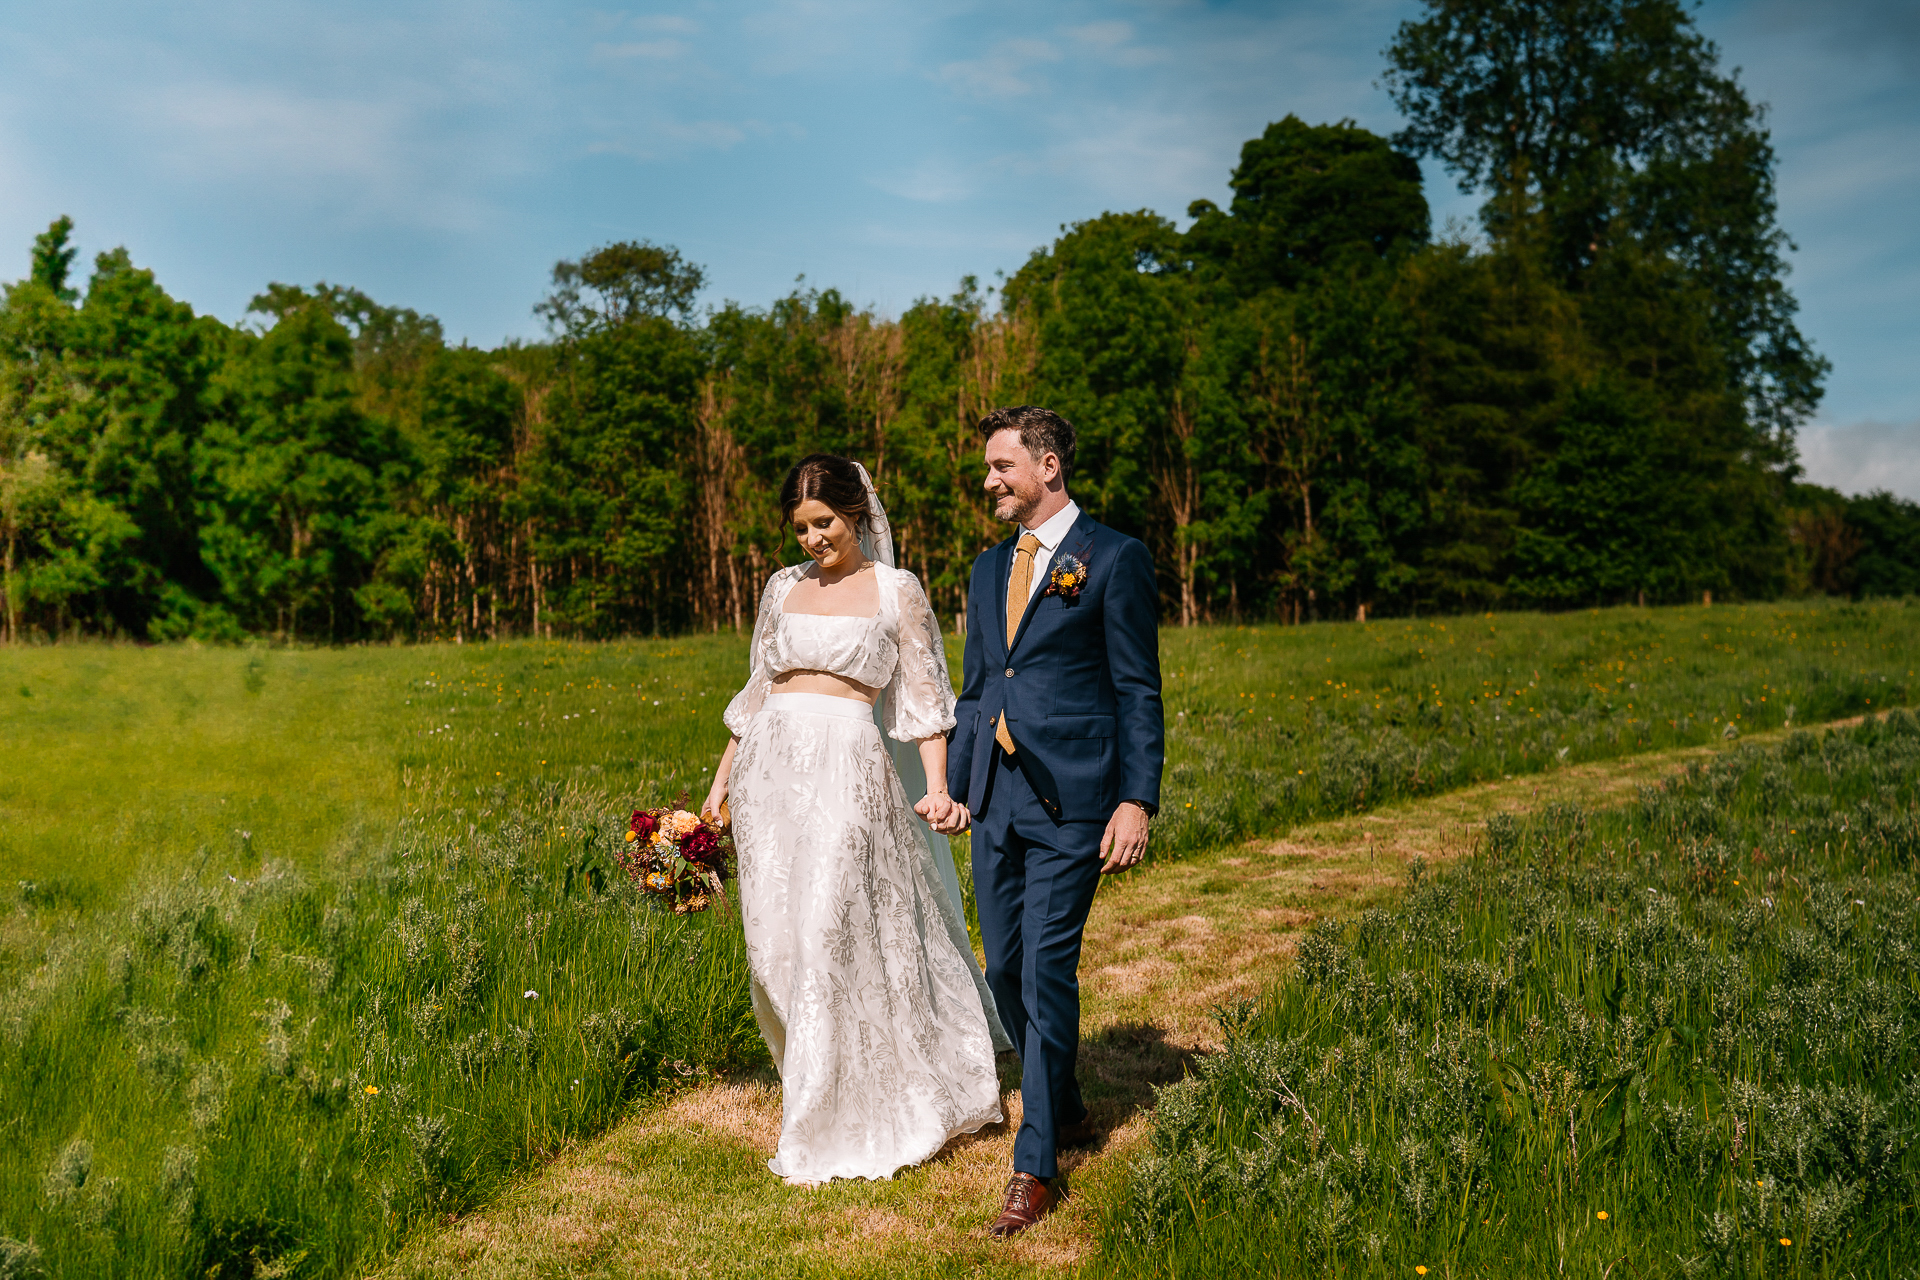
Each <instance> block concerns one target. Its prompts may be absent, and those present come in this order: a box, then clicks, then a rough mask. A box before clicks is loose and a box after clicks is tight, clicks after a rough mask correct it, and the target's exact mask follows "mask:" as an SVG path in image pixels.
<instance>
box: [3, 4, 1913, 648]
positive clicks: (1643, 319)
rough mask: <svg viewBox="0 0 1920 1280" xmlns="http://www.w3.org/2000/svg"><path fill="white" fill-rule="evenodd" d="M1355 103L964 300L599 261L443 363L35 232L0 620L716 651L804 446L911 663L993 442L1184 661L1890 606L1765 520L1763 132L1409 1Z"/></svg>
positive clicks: (1867, 575)
mask: <svg viewBox="0 0 1920 1280" xmlns="http://www.w3.org/2000/svg"><path fill="white" fill-rule="evenodd" d="M1388 57H1389V62H1390V71H1389V83H1390V86H1391V88H1392V90H1393V92H1394V93H1395V95H1396V100H1397V101H1399V102H1400V104H1401V106H1402V107H1403V108H1404V109H1405V110H1406V112H1407V113H1408V118H1409V120H1410V121H1411V122H1412V123H1411V125H1410V127H1409V129H1408V130H1407V131H1405V132H1404V133H1403V134H1402V135H1400V136H1399V138H1398V139H1395V140H1390V139H1387V138H1383V137H1380V136H1378V135H1375V134H1372V133H1370V132H1368V131H1367V130H1365V129H1361V128H1359V127H1358V126H1357V125H1355V124H1353V123H1352V122H1351V121H1342V122H1339V123H1335V124H1319V125H1315V124H1309V123H1307V122H1305V121H1302V120H1301V119H1299V118H1298V117H1296V116H1291V115H1289V116H1287V117H1285V118H1284V119H1281V120H1279V121H1276V122H1274V123H1272V124H1270V125H1269V126H1268V127H1267V128H1266V129H1265V130H1264V131H1263V132H1262V134H1261V135H1260V136H1259V137H1257V138H1253V139H1251V140H1249V141H1248V142H1247V143H1246V145H1245V146H1244V147H1243V148H1242V151H1241V155H1240V158H1239V162H1238V164H1237V165H1236V166H1235V168H1234V171H1233V173H1232V174H1231V176H1230V183H1231V186H1232V189H1233V193H1234V194H1233V199H1232V201H1231V202H1230V205H1229V207H1228V208H1226V209H1224V210H1223V209H1220V208H1218V207H1216V206H1214V205H1212V204H1210V203H1208V202H1205V201H1201V202H1198V203H1196V204H1194V205H1193V206H1192V207H1191V209H1190V214H1191V215H1192V217H1193V219H1194V221H1193V224H1192V226H1191V227H1189V228H1188V229H1187V230H1186V231H1184V232H1182V231H1180V230H1179V229H1178V228H1177V227H1176V226H1175V224H1174V223H1172V222H1170V221H1169V220H1167V219H1166V218H1163V217H1161V216H1159V215H1158V214H1155V213H1153V212H1151V211H1147V210H1140V211H1137V212H1132V213H1114V212H1108V213H1104V214H1101V215H1099V216H1097V217H1091V218H1087V219H1085V220H1083V221H1079V222H1075V223H1073V224H1071V225H1070V226H1065V227H1063V228H1062V233H1061V235H1060V236H1059V237H1058V239H1056V240H1055V241H1054V242H1053V243H1052V244H1051V245H1048V246H1045V247H1042V248H1040V249H1039V250H1037V251H1035V252H1034V253H1033V254H1032V255H1031V257H1030V258H1029V259H1028V261H1027V262H1026V263H1024V264H1023V265H1021V266H1020V267H1019V269H1018V270H1017V271H1016V272H1015V273H1014V274H1013V275H1012V277H1011V278H1010V279H1008V280H1007V281H1006V283H1005V285H1004V287H1003V289H1002V290H1001V292H1000V295H999V297H998V299H997V302H996V301H995V300H994V299H993V298H992V296H991V293H990V292H984V293H983V292H982V290H981V289H980V287H979V284H978V281H977V279H975V278H974V277H968V278H966V279H965V280H963V281H962V282H961V285H960V288H959V289H958V290H957V291H956V292H955V293H954V294H953V295H952V296H950V297H948V298H945V299H935V298H928V299H922V300H919V301H918V302H916V303H915V304H914V305H913V306H912V307H910V308H909V309H908V310H907V311H906V313H905V314H904V315H902V316H900V317H899V318H898V319H888V318H885V317H882V316H879V315H876V314H875V313H873V312H872V311H870V310H862V309H860V308H859V307H857V306H855V305H854V304H853V303H852V302H851V301H850V300H849V299H848V298H846V297H845V296H844V295H843V294H841V293H840V292H838V291H837V290H834V289H831V288H828V289H818V288H813V287H800V288H796V290H795V291H794V292H793V293H792V294H790V295H789V296H787V297H785V298H781V299H777V300H775V301H774V302H773V303H772V304H771V305H769V306H767V307H765V308H750V307H746V306H742V305H740V304H738V303H732V302H729V303H725V304H724V305H721V306H719V307H717V308H710V309H709V310H707V311H706V312H705V313H704V314H696V312H695V309H694V304H695V300H696V299H697V298H698V296H699V294H700V291H701V289H702V288H703V287H704V284H705V273H704V270H703V268H701V267H699V266H696V265H695V264H693V263H690V262H688V261H687V260H686V259H685V258H684V257H683V256H682V255H681V254H680V253H679V251H678V250H676V249H673V248H671V247H668V246H662V245H654V244H651V243H648V242H645V241H628V242H619V243H615V244H610V245H606V246H603V247H601V248H599V249H596V250H594V251H593V252H591V253H588V254H586V255H584V256H583V257H581V258H579V259H578V260H567V261H562V262H560V263H557V264H556V265H555V267H554V269H553V279H552V287H551V290H550V292H549V293H548V295H547V296H546V297H545V298H544V299H542V300H541V301H540V302H539V303H538V304H537V305H536V306H535V308H534V310H535V312H536V314H538V315H540V316H542V317H544V318H545V319H546V321H547V323H548V326H549V330H550V333H551V341H549V342H545V343H538V344H519V343H510V344H507V345H505V346H503V347H501V348H499V349H496V350H492V351H478V350H473V349H470V348H466V347H462V348H460V349H458V350H454V349H450V348H448V347H447V346H446V344H445V341H444V336H443V334H442V332H441V329H440V326H439V323H438V322H437V321H435V320H434V319H433V318H432V317H430V316H422V315H420V314H418V313H416V312H414V311H411V310H408V309H405V308H400V307H393V306H387V305H382V304H380V303H377V302H375V301H374V300H373V299H371V298H369V297H367V296H366V295H365V294H363V293H361V292H359V291H358V290H355V289H351V288H346V287H343V286H338V285H331V284H326V283H321V284H317V285H314V286H312V287H311V288H307V287H301V286H293V285H287V284H271V285H269V286H268V287H267V288H266V289H265V290H264V291H263V292H262V293H261V294H260V296H259V297H257V298H256V299H255V300H254V302H253V313H254V314H255V315H256V316H258V317H260V318H262V319H263V320H265V321H266V322H267V323H266V324H265V325H264V326H263V329H264V331H263V332H262V331H256V330H255V329H243V330H238V331H236V330H230V329H228V328H227V327H226V326H224V325H221V324H219V323H218V322H217V321H213V320H211V319H209V318H206V317H196V316H194V315H193V313H192V312H191V310H190V309H188V308H186V307H185V306H184V305H182V304H180V303H178V302H176V301H174V300H173V299H171V298H169V297H167V295H166V294H165V293H164V292H163V291H162V290H161V289H160V288H159V287H158V285H157V284H156V283H155V281H154V280H153V278H152V276H151V274H150V273H148V272H145V271H141V270H138V269H136V268H134V267H133V265H132V263H131V260H130V259H129V258H128V256H127V254H126V253H125V251H123V250H117V251H115V252H113V253H110V254H106V255H102V256H101V257H100V258H99V259H98V260H97V267H96V271H95V274H94V276H93V278H92V280H91V282H90V283H89V286H88V289H87V292H86V294H85V296H84V298H77V297H76V296H75V295H74V294H73V291H72V290H70V289H69V288H68V286H67V270H68V265H69V262H70V260H71V258H72V256H73V250H72V248H71V247H70V243H69V242H70V237H71V232H72V226H71V223H70V222H69V221H67V220H64V219H63V220H61V221H60V222H56V223H55V224H53V226H52V227H50V228H49V230H48V231H47V232H46V233H45V234H44V235H43V236H41V237H40V238H39V240H38V241H36V249H35V251H34V254H35V256H34V259H33V262H34V267H33V273H32V275H31V276H30V277H29V278H28V279H27V280H24V281H21V282H19V283H17V284H14V285H12V286H9V287H8V289H7V292H6V298H5V302H4V305H0V596H3V597H4V599H3V600H0V605H4V608H0V622H3V624H4V629H5V634H6V636H7V637H8V638H9V639H26V638H33V637H61V636H67V635H72V634H76V633H90V634H99V635H110V636H111V635H125V636H131V637H138V638H147V639H178V638H185V637H193V638H198V639H201V640H209V641H231V640H233V639H236V638H238V637H241V636H244V635H249V634H251V635H262V636H270V637H273V638H276V639H280V640H287V639H295V638H301V637H305V638H309V639H325V640H328V641H349V640H368V639H381V640H386V639H400V638H416V639H423V638H426V639H430V638H448V639H458V640H465V639H468V638H473V637H479V636H485V637H489V638H500V637H504V636H511V635H534V636H541V637H546V638H553V637H555V636H572V637H580V638H587V637H610V636H618V635H632V634H654V635H661V634H673V633H681V632H685V631H688V630H695V629H698V630H715V629H718V628H720V627H723V626H724V627H729V628H732V629H735V630H738V629H740V628H741V627H743V626H744V625H746V622H747V620H748V619H749V618H750V616H751V614H752V611H753V604H754V601H755V599H756V597H757V595H758V592H759V589H760V586H761V584H762V583H763V582H764V581H765V579H766V576H767V574H768V573H769V572H770V571H771V570H772V569H773V568H775V567H777V566H778V565H780V564H781V563H782V562H783V561H784V560H786V559H790V558H793V557H795V556H796V555H797V551H796V550H795V549H794V548H792V547H790V546H788V545H787V542H786V535H785V530H784V529H782V528H781V527H780V525H779V522H778V520H777V513H776V511H775V509H774V508H775V494H776V493H777V490H778V488H779V485H780V482H781V480H782V478H783V476H784V473H785V471H786V470H787V468H789V467H790V466H791V465H792V464H793V463H794V462H795V461H796V460H798V459H799V458H800V457H802V456H804V455H806V454H808V453H812V452H817V451H823V450H824V451H832V452H841V453H849V454H853V455H855V456H858V457H860V458H861V459H863V460H864V461H865V462H866V463H867V464H868V466H869V469H870V470H871V472H872V473H873V475H874V476H875V478H876V482H877V483H878V485H879V487H880V491H881V495H882V498H883V500H885V501H886V503H887V504H888V507H889V511H890V514H891V516H892V519H893V522H894V528H895V533H896V543H897V546H898V550H899V552H900V554H901V555H902V557H903V558H904V561H905V562H906V563H907V564H908V566H909V567H911V568H912V569H914V570H915V571H916V572H918V573H919V574H920V575H921V577H922V578H923V579H924V580H925V581H926V583H927V585H928V589H929V592H930V594H931V596H932V599H933V601H934V603H935V605H936V607H937V608H938V609H939V610H940V611H941V612H942V613H944V614H947V615H949V616H951V617H953V618H954V620H955V624H956V626H957V625H960V624H962V623H963V621H964V611H965V608H966V602H965V598H964V588H965V583H966V581H967V570H968V566H969V564H970V563H971V561H972V559H973V558H974V556H976V555H977V554H978V553H979V552H980V551H981V550H983V549H984V548H985V547H987V546H990V545H992V543H993V542H995V541H996V540H998V539H999V538H1000V537H1001V536H1002V534H1003V533H1004V530H1003V529H1002V528H1001V527H1000V526H998V525H997V524H996V523H995V522H994V521H993V520H992V519H991V518H990V515H989V514H988V512H987V510H986V507H985V504H984V502H983V500H982V497H981V493H980V488H979V478H980V463H979V450H980V442H979V441H978V439H977V438H976V436H975V424H977V422H978V421H979V420H980V418H981V417H982V416H983V415H984V414H985V413H986V412H987V411H988V410H990V409H992V408H993V407H995V406H1000V405H1008V404H1018V403H1034V402H1044V403H1047V404H1049V405H1051V406H1052V407H1053V408H1055V409H1057V410H1059V411H1061V412H1062V413H1064V414H1065V415H1066V416H1067V417H1068V418H1069V419H1071V420H1072V421H1074V422H1075V423H1076V425H1077V427H1078V430H1079V435H1080V453H1079V458H1078V460H1077V469H1076V474H1075V475H1074V477H1073V479H1072V489H1073V492H1074V495H1075V496H1076V497H1077V498H1078V500H1079V501H1080V502H1081V503H1082V504H1083V506H1085V507H1086V508H1087V509H1088V510H1089V511H1090V512H1091V513H1092V514H1093V515H1095V516H1096V517H1097V518H1099V519H1101V520H1103V521H1105V522H1107V523H1109V524H1111V525H1113V526H1115V527H1117V528H1119V529H1121V530H1123V531H1125V532H1127V533H1130V534H1134V535H1136V536H1138V537H1140V538H1142V539H1143V540H1145V541H1146V542H1147V544H1148V546H1149V547H1150V548H1151V549H1152V551H1153V553H1154V556H1155V560H1156V563H1157V564H1158V565H1159V566H1160V571H1161V589H1162V600H1163V614H1164V616H1166V617H1168V618H1169V619H1171V620H1177V621H1178V622H1179V623H1180V624H1182V625H1192V624H1195V623H1198V622H1204V621H1212V620H1216V619H1223V620H1224V619H1232V620H1234V621H1240V620H1243V619H1272V618H1279V619H1283V620H1287V621H1291V622H1305V621H1314V620H1318V619H1321V618H1327V617H1353V616H1356V615H1360V614H1375V615H1378V614H1382V613H1387V614H1393V613H1398V614H1403V615H1407V614H1417V613H1420V612H1429V613H1430V612H1433V611H1435V610H1460V609H1477V608H1483V607H1488V606H1506V607H1554V608H1564V607H1572V606H1581V605H1603V604H1618V603H1625V602H1627V601H1640V600H1647V601H1652V602H1675V601H1680V600H1689V599H1698V598H1700V595H1701V593H1703V592H1707V591H1712V592H1715V593H1717V594H1718V595H1719V596H1720V597H1721V598H1722V599H1728V598H1742V599H1769V598H1777V597H1779V596H1782V595H1788V594H1801V593H1805V592H1807V591H1813V590H1821V591H1832V592H1852V591H1859V592H1862V593H1873V594H1891V593H1895V592H1899V591H1906V590H1910V589H1911V582H1910V575H1907V574H1905V573H1904V572H1903V571H1901V569H1900V565H1901V564H1903V563H1907V562H1909V561H1910V559H1911V557H1908V556H1906V554H1905V551H1904V550H1903V548H1904V547H1905V542H1904V541H1902V539H1903V538H1905V536H1906V535H1905V534H1904V533H1902V532H1900V531H1901V530H1902V529H1904V528H1905V525H1904V524H1903V523H1902V521H1903V520H1904V517H1903V516H1901V515H1900V514H1899V511H1898V510H1897V509H1893V508H1887V507H1885V505H1884V504H1880V505H1875V504H1874V503H1873V502H1865V503H1864V504H1862V503H1856V504H1852V505H1848V504H1841V505H1839V506H1835V505H1834V504H1832V503H1828V502H1825V501H1824V500H1822V502H1820V503H1815V504H1812V507H1811V508H1809V510H1810V511H1811V512H1812V514H1809V515H1808V516H1807V517H1806V518H1805V519H1802V518H1800V517H1798V516H1794V515H1791V514H1790V510H1791V509H1793V508H1792V504H1793V503H1794V502H1795V501H1796V495H1800V496H1804V495H1802V494H1800V491H1799V490H1796V489H1795V487H1794V486H1793V484H1792V476H1793V474H1794V471H1793V466H1794V443H1793V431H1794V428H1795V426H1796V425H1797V424H1798V423H1799V422H1800V421H1801V420H1803V419H1804V417H1805V416H1806V414H1807V413H1808V412H1810V411H1811V409H1812V407H1813V405H1814V404H1815V403H1816V402H1817V400H1818V397H1819V394H1820V383H1821V380H1822V378H1823V377H1824V376H1825V371H1826V365H1825V362H1824V361H1822V360H1821V359H1820V358H1819V357H1818V356H1816V355H1815V354H1814V353H1813V352H1812V350H1811V348H1810V347H1808V345H1807V343H1806V342H1805V340H1804V339H1803V338H1802V336H1801V335H1800V334H1799V332H1798V331H1797V330H1796V329H1795V327H1794V324H1793V313H1794V302H1793V298H1792V296H1791V295H1790V294H1789V293H1788V292H1787V290H1786V287H1785V272H1786V266H1785V260H1784V256H1783V255H1784V253H1785V251H1786V249H1787V247H1788V246H1787V242H1786V239H1785V236H1784V233H1783V232H1782V231H1781V230H1780V228H1779V227H1778V225H1777V223H1776V220H1775V208H1774V195H1773V185H1772V184H1773V156H1772V151H1771V147H1770V144H1769V143H1768V141H1767V136H1766V133H1765V130H1764V127H1763V121H1762V119H1761V113H1760V111H1759V109H1758V108H1756V107H1754V106H1753V105H1752V104H1751V103H1749V102H1748V101H1747V99H1746V97H1745V94H1744V91H1742V90H1741V89H1740V87H1739V85H1738V84H1737V83H1736V81H1735V79H1734V78H1733V77H1732V76H1729V75H1726V74H1723V73H1722V72H1721V70H1720V69H1719V66H1718V53H1717V51H1716V50H1715V49H1714V48H1713V46H1712V45H1711V44H1710V43H1708V42H1707V41H1705V40H1704V39H1703V38H1701V37H1700V36H1699V34H1698V33H1697V32H1696V31H1695V30H1694V29H1693V26H1692V22H1691V19H1690V18H1689V16H1688V15H1687V14H1686V12H1685V11H1684V10H1683V8H1682V7H1681V6H1679V5H1677V4H1675V3H1673V2H1672V0H1432V3H1430V4H1428V5H1426V7H1425V11H1424V13H1423V15H1422V16H1421V17H1420V18H1418V19H1416V20H1414V21H1411V22H1408V23H1406V24H1404V25H1403V26H1402V27H1401V28H1400V31H1399V34H1398V36H1397V38H1396V39H1395V41H1394V43H1393V45H1392V47H1391V48H1390V49H1389V51H1388ZM1416 155H1432V156H1437V157H1439V158H1441V159H1442V160H1444V161H1445V162H1446V163H1447V164H1449V165H1450V166H1451V167H1452V168H1453V169H1454V170H1455V172H1457V173H1458V174H1459V175H1460V176H1461V178H1462V180H1463V181H1464V182H1465V183H1466V184H1467V186H1468V187H1469V188H1471V187H1479V188H1481V189H1484V190H1485V191H1486V193H1487V195H1488V201H1487V204H1486V206H1485V208H1484V209H1483V215H1484V216H1483V222H1484V225H1485V227H1486V229H1487V231H1488V233H1489V239H1488V241H1487V242H1486V243H1484V244H1469V243H1466V242H1464V241H1460V240H1457V239H1456V240H1443V241H1441V242H1438V243H1434V242H1431V241H1430V239H1429V227H1428V208H1427V202H1426V199H1425V196H1424V194H1423V192H1422V190H1421V187H1420V178H1419V170H1418V166H1417V164H1416V161H1415V158H1414V157H1415V156H1416ZM1803 505H1805V504H1803ZM1869 542H1870V543H1871V544H1872V546H1873V547H1874V548H1876V550H1875V551H1874V552H1873V554H1872V555H1870V556H1867V557H1866V558H1863V559H1861V560H1860V561H1859V563H1858V565H1857V566H1855V565H1854V562H1853V559H1852V557H1853V555H1854V554H1855V553H1856V552H1859V551H1860V550H1861V549H1862V548H1864V547H1866V546H1867V544H1868V543H1869Z"/></svg>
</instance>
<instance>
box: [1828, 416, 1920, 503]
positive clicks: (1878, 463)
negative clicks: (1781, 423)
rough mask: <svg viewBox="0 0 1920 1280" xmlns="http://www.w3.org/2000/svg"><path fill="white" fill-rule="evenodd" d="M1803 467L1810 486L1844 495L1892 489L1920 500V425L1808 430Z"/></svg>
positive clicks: (1859, 424)
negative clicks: (1836, 490)
mask: <svg viewBox="0 0 1920 1280" xmlns="http://www.w3.org/2000/svg"><path fill="white" fill-rule="evenodd" d="M1800 465H1801V466H1802V467H1804V468H1805V469H1806V478H1807V479H1808V480H1809V481H1811V482H1812V483H1814V484H1823V485H1826V486H1827V487H1829V488H1832V489H1838V490H1840V492H1842V493H1871V492H1873V491H1874V490H1875V489H1886V490H1890V491H1891V492H1893V493H1896V494H1898V495H1900V496H1901V497H1903V498H1909V499H1912V500H1914V501H1920V421H1916V422H1906V423H1887V422H1855V423H1849V424H1847V425H1845V426H1833V425H1819V426H1811V427H1806V428H1803V429H1802V430H1801V432H1800Z"/></svg>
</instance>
